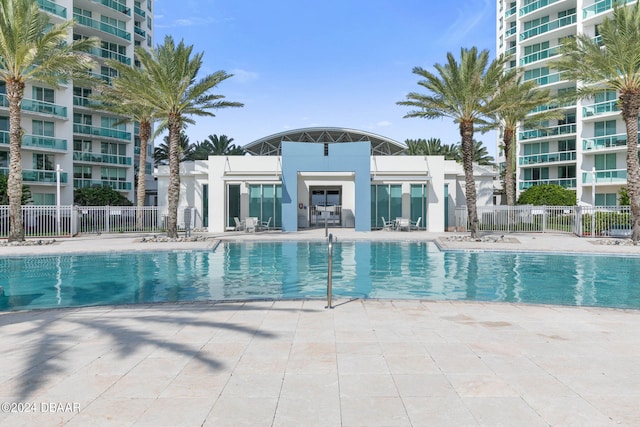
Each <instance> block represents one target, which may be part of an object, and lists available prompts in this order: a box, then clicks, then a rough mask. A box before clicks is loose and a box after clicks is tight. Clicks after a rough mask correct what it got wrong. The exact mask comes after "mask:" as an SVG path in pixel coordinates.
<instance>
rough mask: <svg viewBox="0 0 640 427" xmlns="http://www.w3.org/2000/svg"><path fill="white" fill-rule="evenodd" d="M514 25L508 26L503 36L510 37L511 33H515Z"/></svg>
mask: <svg viewBox="0 0 640 427" xmlns="http://www.w3.org/2000/svg"><path fill="white" fill-rule="evenodd" d="M516 29H517V28H516V27H511V28H509V29H508V30H507V31H505V32H504V38H505V39H506V38H507V37H511V36H512V35H514V34H515V33H516Z"/></svg>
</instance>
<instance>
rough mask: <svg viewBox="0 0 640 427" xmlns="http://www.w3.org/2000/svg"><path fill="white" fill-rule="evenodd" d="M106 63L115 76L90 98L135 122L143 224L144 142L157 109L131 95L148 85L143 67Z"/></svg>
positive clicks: (141, 221)
mask: <svg viewBox="0 0 640 427" xmlns="http://www.w3.org/2000/svg"><path fill="white" fill-rule="evenodd" d="M107 65H108V66H109V67H111V68H113V69H115V70H117V77H115V78H113V79H112V80H111V84H110V85H106V84H105V85H102V86H101V87H100V94H99V95H96V96H94V97H93V99H94V101H97V105H96V108H98V109H102V110H107V111H111V112H113V113H116V114H119V115H122V116H125V117H127V118H126V119H123V122H127V121H136V122H138V128H139V136H140V153H139V155H138V177H137V179H138V183H137V186H136V199H137V200H136V204H137V206H138V208H139V209H138V210H137V211H136V226H137V228H138V229H142V228H143V227H144V211H143V210H142V207H144V199H145V193H146V175H145V168H146V163H147V145H148V142H149V139H150V138H151V127H152V124H153V121H154V120H155V114H156V110H155V109H154V108H153V107H152V106H148V105H145V104H142V103H141V102H139V101H138V98H137V97H136V96H135V95H133V94H135V93H136V92H138V91H140V90H144V88H146V87H148V86H149V84H150V82H149V79H148V76H147V75H146V74H145V71H144V70H143V69H142V68H137V67H131V66H128V65H125V64H123V63H121V62H119V61H115V60H107Z"/></svg>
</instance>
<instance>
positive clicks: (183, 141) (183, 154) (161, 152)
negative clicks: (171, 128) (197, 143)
mask: <svg viewBox="0 0 640 427" xmlns="http://www.w3.org/2000/svg"><path fill="white" fill-rule="evenodd" d="M162 140H163V141H164V142H163V143H162V144H160V145H159V146H158V147H155V148H154V150H153V161H154V162H155V163H156V165H168V164H169V135H165V137H164V138H162ZM178 141H179V142H178V161H179V162H184V161H187V160H190V159H191V154H192V152H193V147H194V144H191V143H190V142H189V137H188V136H187V135H186V134H185V133H184V132H180V137H179V138H178Z"/></svg>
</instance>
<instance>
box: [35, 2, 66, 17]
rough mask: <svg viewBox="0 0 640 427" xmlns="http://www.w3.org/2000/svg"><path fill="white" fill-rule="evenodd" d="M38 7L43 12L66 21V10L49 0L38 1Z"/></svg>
mask: <svg viewBox="0 0 640 427" xmlns="http://www.w3.org/2000/svg"><path fill="white" fill-rule="evenodd" d="M38 6H40V9H42V10H44V11H45V12H49V13H53V14H54V15H57V16H59V17H61V18H63V19H67V8H66V7H62V6H59V5H57V4H56V3H55V2H54V1H51V0H38Z"/></svg>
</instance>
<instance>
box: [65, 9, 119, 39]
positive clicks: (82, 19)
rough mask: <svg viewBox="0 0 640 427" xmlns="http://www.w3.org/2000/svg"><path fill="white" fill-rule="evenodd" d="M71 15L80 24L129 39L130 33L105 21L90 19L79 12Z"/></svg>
mask: <svg viewBox="0 0 640 427" xmlns="http://www.w3.org/2000/svg"><path fill="white" fill-rule="evenodd" d="M73 17H74V18H75V19H76V21H77V22H78V24H80V25H84V26H85V27H90V28H94V29H96V30H99V31H102V32H104V33H108V34H113V35H114V36H116V37H120V38H122V39H125V40H127V41H131V34H130V33H128V32H126V31H124V30H121V29H120V28H118V27H114V26H113V25H110V24H107V23H105V22H100V21H96V20H95V19H91V18H89V17H87V16H83V15H80V14H79V13H74V14H73Z"/></svg>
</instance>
